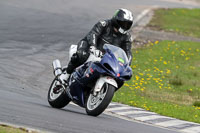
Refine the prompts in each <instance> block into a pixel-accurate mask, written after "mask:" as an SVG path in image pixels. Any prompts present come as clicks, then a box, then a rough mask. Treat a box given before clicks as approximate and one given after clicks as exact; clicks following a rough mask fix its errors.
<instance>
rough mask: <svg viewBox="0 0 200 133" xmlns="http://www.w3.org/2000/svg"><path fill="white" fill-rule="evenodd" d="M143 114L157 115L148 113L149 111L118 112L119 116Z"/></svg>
mask: <svg viewBox="0 0 200 133" xmlns="http://www.w3.org/2000/svg"><path fill="white" fill-rule="evenodd" d="M141 113H148V114H156V113H154V112H148V111H145V110H143V111H141V110H139V111H127V112H116V114H119V115H129V114H141Z"/></svg>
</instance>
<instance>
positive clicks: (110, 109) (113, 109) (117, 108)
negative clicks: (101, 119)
mask: <svg viewBox="0 0 200 133" xmlns="http://www.w3.org/2000/svg"><path fill="white" fill-rule="evenodd" d="M124 109H132V107H116V108H108V109H106V111H115V110H124Z"/></svg>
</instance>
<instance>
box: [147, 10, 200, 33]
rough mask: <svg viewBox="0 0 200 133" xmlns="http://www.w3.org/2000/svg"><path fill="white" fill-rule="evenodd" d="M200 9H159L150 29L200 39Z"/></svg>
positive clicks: (150, 24)
mask: <svg viewBox="0 0 200 133" xmlns="http://www.w3.org/2000/svg"><path fill="white" fill-rule="evenodd" d="M199 18H200V9H159V10H156V11H155V15H154V17H153V19H152V21H151V22H150V23H149V25H148V26H149V27H151V28H152V29H155V30H164V31H170V32H176V33H179V34H182V35H186V36H192V37H200V32H199V31H200V20H199Z"/></svg>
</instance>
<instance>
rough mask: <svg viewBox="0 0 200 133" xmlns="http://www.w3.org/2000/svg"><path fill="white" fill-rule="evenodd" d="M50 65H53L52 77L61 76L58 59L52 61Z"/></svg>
mask: <svg viewBox="0 0 200 133" xmlns="http://www.w3.org/2000/svg"><path fill="white" fill-rule="evenodd" d="M52 65H53V70H54V75H55V76H56V77H57V76H60V75H61V74H62V67H61V64H60V61H59V60H58V59H57V60H54V61H53V64H52Z"/></svg>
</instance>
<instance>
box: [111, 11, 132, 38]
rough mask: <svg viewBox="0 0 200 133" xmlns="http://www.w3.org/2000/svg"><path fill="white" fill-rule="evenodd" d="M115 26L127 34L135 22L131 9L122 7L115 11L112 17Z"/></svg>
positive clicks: (120, 31)
mask: <svg viewBox="0 0 200 133" xmlns="http://www.w3.org/2000/svg"><path fill="white" fill-rule="evenodd" d="M111 21H112V24H113V27H114V28H116V29H117V31H118V32H119V33H121V34H126V33H127V32H128V31H129V30H130V29H131V26H132V24H133V15H132V13H131V11H129V10H127V9H123V8H120V9H118V10H117V11H116V12H115V15H114V16H113V17H112V19H111Z"/></svg>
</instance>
